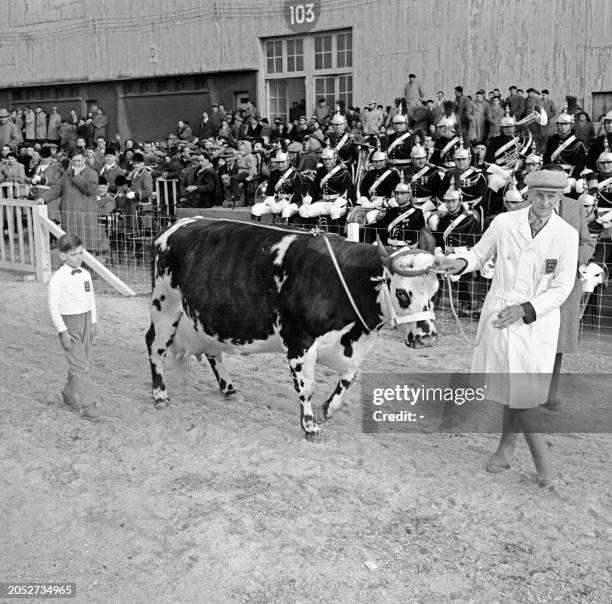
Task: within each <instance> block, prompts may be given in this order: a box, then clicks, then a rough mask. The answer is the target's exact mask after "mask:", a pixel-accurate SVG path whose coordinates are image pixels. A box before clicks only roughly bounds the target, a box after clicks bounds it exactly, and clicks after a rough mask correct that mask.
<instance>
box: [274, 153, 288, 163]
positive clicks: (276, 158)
mask: <svg viewBox="0 0 612 604" xmlns="http://www.w3.org/2000/svg"><path fill="white" fill-rule="evenodd" d="M274 161H278V162H283V161H289V156H288V155H287V153H285V152H284V151H277V153H276V155H275V156H274Z"/></svg>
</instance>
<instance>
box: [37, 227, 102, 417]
mask: <svg viewBox="0 0 612 604" xmlns="http://www.w3.org/2000/svg"><path fill="white" fill-rule="evenodd" d="M57 247H58V250H59V255H60V258H61V260H62V262H63V263H64V264H63V265H62V266H61V267H60V268H59V269H58V270H57V271H56V272H55V273H54V274H53V277H51V281H50V282H49V311H50V312H51V318H52V320H53V324H54V325H55V328H56V329H57V331H58V333H59V338H60V342H61V344H62V348H63V349H64V354H65V355H66V360H67V361H68V379H67V380H66V384H65V385H64V388H63V390H62V398H63V403H64V405H65V407H66V408H68V409H70V410H72V411H75V412H77V413H82V416H83V417H84V418H85V419H88V420H90V421H96V420H97V419H98V417H99V413H98V409H97V408H96V403H95V394H94V388H93V385H92V383H91V380H90V376H89V368H90V362H91V352H90V351H91V342H92V341H93V339H94V338H95V336H96V335H97V328H96V321H97V316H96V301H95V298H94V292H93V287H92V284H91V276H90V274H89V272H88V271H86V270H85V269H84V268H80V267H81V262H82V261H83V244H82V242H81V240H80V239H79V238H78V237H77V236H76V235H70V234H65V235H62V236H61V237H60V238H59V239H58V242H57Z"/></svg>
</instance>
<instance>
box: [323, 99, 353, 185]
mask: <svg viewBox="0 0 612 604" xmlns="http://www.w3.org/2000/svg"><path fill="white" fill-rule="evenodd" d="M331 124H332V128H333V130H334V131H333V132H332V133H331V134H330V135H329V140H328V146H331V148H332V149H334V150H335V151H336V155H337V157H338V159H339V160H340V161H341V162H342V163H343V164H344V165H345V166H346V167H347V169H348V170H349V172H351V176H352V175H353V174H352V172H353V171H354V170H355V169H356V166H357V160H358V158H359V147H358V146H357V143H356V142H355V137H354V136H353V135H352V134H351V133H350V132H348V129H347V125H346V118H345V117H344V116H343V115H342V114H341V113H340V112H339V111H338V112H337V113H335V114H334V117H333V118H332V121H331Z"/></svg>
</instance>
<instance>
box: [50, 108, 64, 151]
mask: <svg viewBox="0 0 612 604" xmlns="http://www.w3.org/2000/svg"><path fill="white" fill-rule="evenodd" d="M61 121H62V118H61V116H60V114H59V113H58V112H57V107H52V108H51V113H50V114H49V123H48V125H47V140H48V141H50V142H54V143H59V142H60V123H61Z"/></svg>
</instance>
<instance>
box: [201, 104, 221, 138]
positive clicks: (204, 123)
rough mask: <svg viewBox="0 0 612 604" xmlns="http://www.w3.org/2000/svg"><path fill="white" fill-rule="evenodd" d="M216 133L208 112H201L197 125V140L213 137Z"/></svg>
mask: <svg viewBox="0 0 612 604" xmlns="http://www.w3.org/2000/svg"><path fill="white" fill-rule="evenodd" d="M216 133H217V128H215V123H214V122H213V121H212V119H211V118H210V117H209V115H208V111H202V117H201V118H200V123H199V124H198V138H199V139H200V140H204V139H206V138H211V137H213V136H215V134H216Z"/></svg>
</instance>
